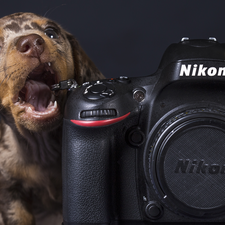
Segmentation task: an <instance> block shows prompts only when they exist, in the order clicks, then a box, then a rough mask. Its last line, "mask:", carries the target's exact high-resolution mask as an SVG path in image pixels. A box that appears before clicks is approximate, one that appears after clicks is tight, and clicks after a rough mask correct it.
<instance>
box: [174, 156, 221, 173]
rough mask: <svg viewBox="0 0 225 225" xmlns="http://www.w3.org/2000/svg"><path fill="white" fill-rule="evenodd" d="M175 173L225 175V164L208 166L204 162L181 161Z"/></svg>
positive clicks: (195, 160)
mask: <svg viewBox="0 0 225 225" xmlns="http://www.w3.org/2000/svg"><path fill="white" fill-rule="evenodd" d="M174 172H175V173H203V174H207V173H208V174H225V164H223V165H219V164H216V163H212V164H207V163H205V161H204V160H203V159H202V160H197V159H194V160H190V159H179V160H178V162H177V165H176V168H175V170H174Z"/></svg>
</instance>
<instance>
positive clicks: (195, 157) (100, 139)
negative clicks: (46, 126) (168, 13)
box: [63, 38, 225, 225]
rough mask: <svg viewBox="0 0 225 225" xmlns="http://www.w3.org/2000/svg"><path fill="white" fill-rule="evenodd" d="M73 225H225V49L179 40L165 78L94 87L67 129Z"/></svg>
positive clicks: (66, 205) (68, 221)
mask: <svg viewBox="0 0 225 225" xmlns="http://www.w3.org/2000/svg"><path fill="white" fill-rule="evenodd" d="M63 126H64V127H63V220H64V225H92V224H93V225H111V224H116V225H120V224H123V225H124V224H129V225H130V224H137V225H139V224H140V225H141V224H143V225H149V224H154V223H156V224H157V223H164V224H169V223H171V224H176V223H179V224H183V223H185V222H186V223H190V224H193V223H197V224H198V223H199V224H201V223H202V224H208V223H209V224H215V223H224V222H225V44H220V43H218V42H217V40H216V39H215V38H209V39H207V40H190V39H188V38H183V39H182V40H181V42H179V43H177V44H172V45H170V46H169V47H168V49H167V50H166V52H165V54H164V56H163V58H162V61H161V63H160V65H159V68H158V70H157V72H156V73H154V74H152V75H149V76H145V77H137V78H128V77H119V78H116V79H105V80H98V81H96V82H88V83H84V84H83V85H82V86H80V87H78V88H76V89H75V91H73V92H72V93H71V94H70V96H69V97H68V100H67V103H66V108H65V117H64V125H63Z"/></svg>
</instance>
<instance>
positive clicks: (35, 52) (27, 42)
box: [16, 34, 45, 58]
mask: <svg viewBox="0 0 225 225" xmlns="http://www.w3.org/2000/svg"><path fill="white" fill-rule="evenodd" d="M44 43H45V41H44V39H43V38H42V37H41V36H40V35H37V34H30V35H27V36H23V37H21V38H19V40H18V41H17V44H16V47H17V50H18V51H19V52H20V53H23V54H25V55H27V56H29V57H36V58H38V57H40V55H41V54H42V53H43V51H44Z"/></svg>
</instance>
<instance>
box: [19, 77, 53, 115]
mask: <svg viewBox="0 0 225 225" xmlns="http://www.w3.org/2000/svg"><path fill="white" fill-rule="evenodd" d="M22 92H23V93H24V94H25V102H27V103H29V104H31V105H33V106H34V108H35V110H36V111H41V112H42V111H45V110H46V108H47V106H48V104H49V102H50V99H51V91H50V88H49V87H48V85H46V84H45V83H43V82H40V81H35V80H28V81H26V84H25V86H24V87H23V89H22Z"/></svg>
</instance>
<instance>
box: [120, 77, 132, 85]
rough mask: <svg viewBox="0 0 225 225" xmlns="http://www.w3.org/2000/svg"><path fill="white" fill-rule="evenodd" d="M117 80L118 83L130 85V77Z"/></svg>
mask: <svg viewBox="0 0 225 225" xmlns="http://www.w3.org/2000/svg"><path fill="white" fill-rule="evenodd" d="M117 80H118V82H120V83H124V84H128V83H130V79H129V77H126V76H120V77H119V78H118V79H117Z"/></svg>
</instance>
